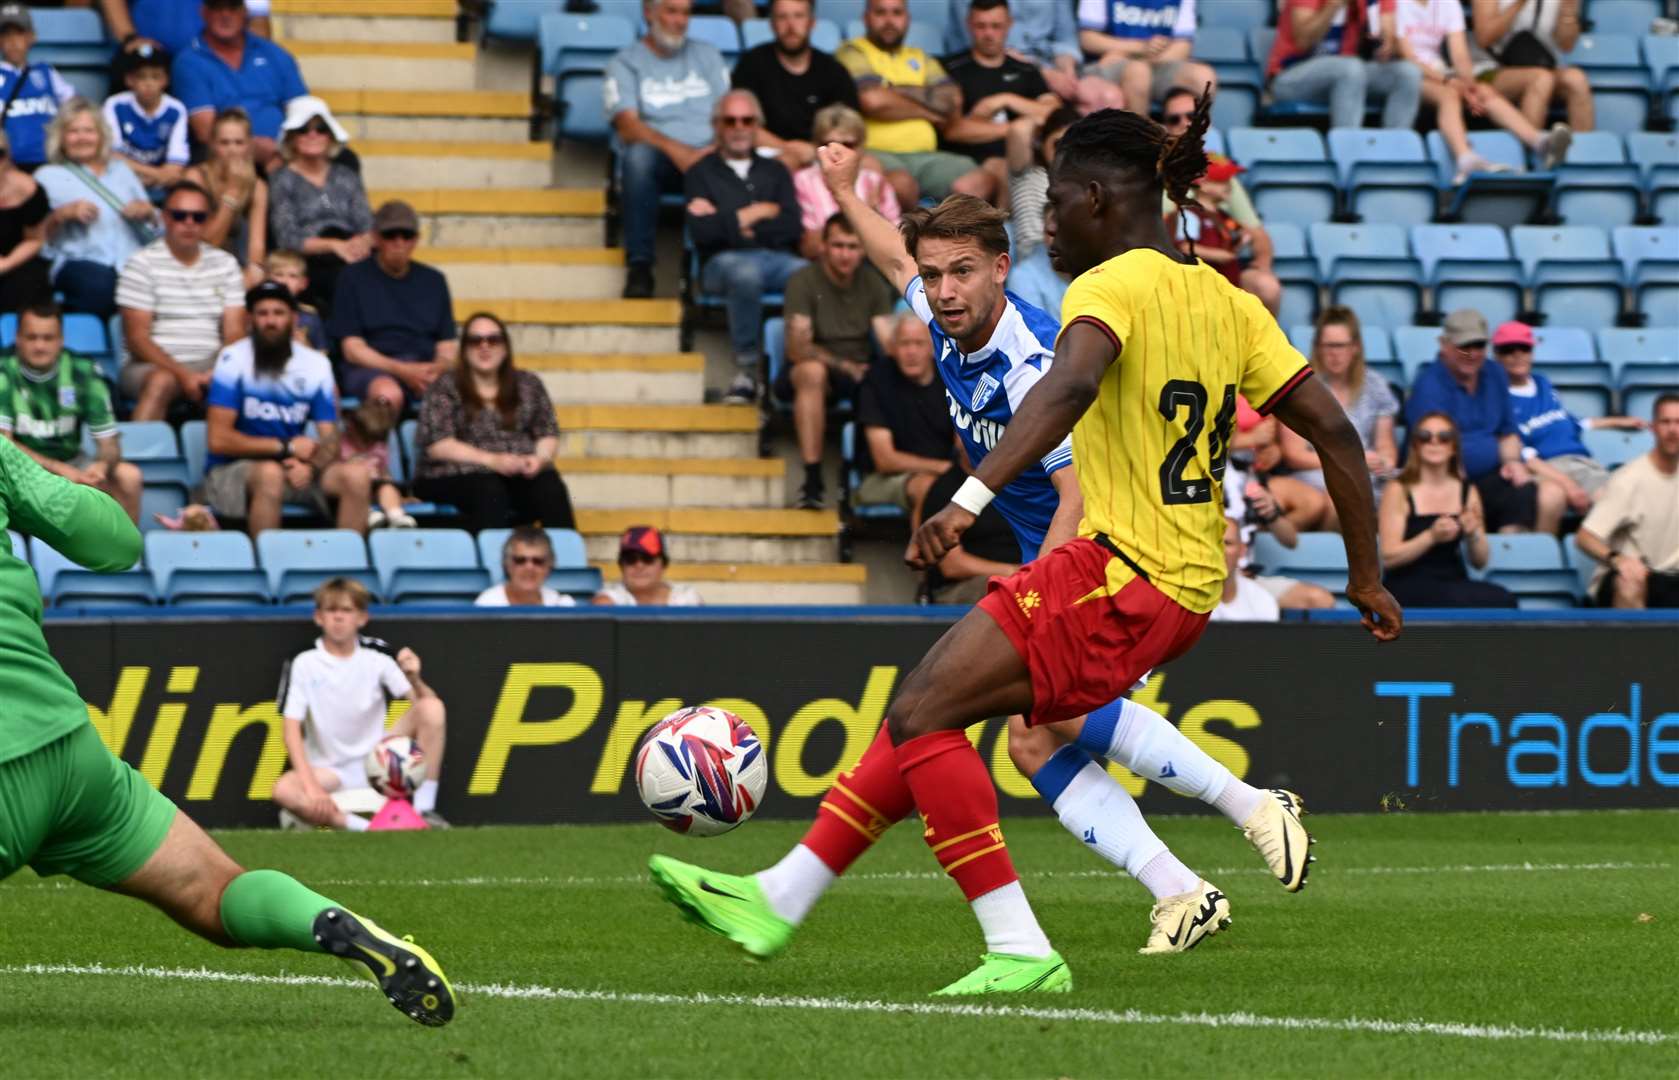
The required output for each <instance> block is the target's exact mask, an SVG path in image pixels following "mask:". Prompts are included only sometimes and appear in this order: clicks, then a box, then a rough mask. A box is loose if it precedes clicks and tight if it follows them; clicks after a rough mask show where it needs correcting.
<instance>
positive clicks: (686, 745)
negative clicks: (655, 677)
mask: <svg viewBox="0 0 1679 1080" xmlns="http://www.w3.org/2000/svg"><path fill="white" fill-rule="evenodd" d="M768 780H769V769H768V766H766V765H765V764H764V750H763V746H762V745H761V744H760V743H759V742H758V736H757V735H756V734H755V733H754V732H753V731H752V727H751V725H750V724H748V723H747V722H746V721H745V720H742V719H741V718H740V717H738V716H736V715H735V714H734V713H731V712H727V711H725V710H723V709H714V708H712V707H711V706H709V705H698V706H694V707H693V708H687V709H678V710H676V711H675V712H673V713H671V714H670V715H669V716H667V717H665V718H664V719H663V720H660V721H659V722H658V723H657V724H654V725H653V729H652V730H651V731H649V732H648V733H647V734H646V736H645V737H643V738H642V740H641V745H640V746H639V747H637V748H636V752H635V786H636V790H637V791H639V792H640V793H641V801H642V802H643V803H645V804H646V805H647V809H649V810H651V811H652V812H653V816H654V817H656V818H658V819H659V820H660V821H661V822H662V823H664V825H665V827H666V828H668V829H672V830H674V831H676V832H679V833H686V834H687V835H689V836H718V835H720V834H722V833H726V832H728V831H729V830H730V829H732V828H734V827H735V826H737V825H739V824H741V823H742V822H744V821H745V820H746V819H747V818H749V817H751V816H752V814H753V812H754V811H755V810H757V809H758V804H759V803H761V802H763V800H764V785H765V784H766V783H767V782H768Z"/></svg>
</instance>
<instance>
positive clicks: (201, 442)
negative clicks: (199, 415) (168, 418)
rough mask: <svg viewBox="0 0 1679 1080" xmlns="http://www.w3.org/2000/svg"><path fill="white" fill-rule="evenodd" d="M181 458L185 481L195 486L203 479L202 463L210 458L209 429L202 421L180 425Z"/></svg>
mask: <svg viewBox="0 0 1679 1080" xmlns="http://www.w3.org/2000/svg"><path fill="white" fill-rule="evenodd" d="M180 434H181V456H182V457H183V458H185V459H186V463H187V480H188V481H189V482H190V483H192V484H194V485H196V484H198V483H199V482H200V481H202V480H203V479H204V463H205V461H206V459H208V458H209V456H210V444H209V443H210V435H209V428H208V427H207V426H206V425H205V423H204V421H202V420H188V421H187V422H186V423H184V424H182V425H181V432H180Z"/></svg>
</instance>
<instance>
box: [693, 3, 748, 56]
mask: <svg viewBox="0 0 1679 1080" xmlns="http://www.w3.org/2000/svg"><path fill="white" fill-rule="evenodd" d="M688 36H689V37H690V38H692V39H693V40H695V41H703V42H705V43H706V44H707V45H712V46H715V47H716V49H717V51H718V52H720V53H722V54H723V62H724V63H725V64H727V65H729V66H730V67H734V65H735V61H736V60H737V59H739V58H740V52H741V48H740V31H739V30H737V29H735V23H734V20H733V19H731V18H729V17H728V16H726V15H695V16H694V17H693V18H691V19H689V20H688Z"/></svg>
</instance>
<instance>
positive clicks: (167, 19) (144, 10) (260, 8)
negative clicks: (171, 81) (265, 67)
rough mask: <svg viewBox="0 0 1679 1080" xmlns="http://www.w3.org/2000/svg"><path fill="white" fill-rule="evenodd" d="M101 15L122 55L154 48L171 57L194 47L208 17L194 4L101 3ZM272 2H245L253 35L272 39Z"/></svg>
mask: <svg viewBox="0 0 1679 1080" xmlns="http://www.w3.org/2000/svg"><path fill="white" fill-rule="evenodd" d="M98 6H99V13H100V14H101V15H103V16H104V17H105V29H106V31H108V32H109V35H110V37H111V39H112V40H114V41H117V42H119V43H121V45H122V49H121V51H120V52H119V53H118V54H117V57H116V64H117V65H119V66H120V65H121V64H122V60H123V57H122V54H123V53H130V52H133V51H134V50H136V49H138V48H140V47H142V46H145V45H150V46H152V47H153V48H157V47H160V46H161V47H162V48H163V49H164V50H165V51H166V52H168V53H169V54H170V55H174V54H175V53H178V52H180V51H181V50H182V49H184V48H186V47H187V46H188V45H190V44H192V39H193V38H195V37H197V36H198V35H199V34H201V33H203V31H204V13H203V11H202V10H201V9H200V8H199V6H198V5H197V4H195V3H193V0H99V5H98ZM270 6H271V5H270V3H269V0H245V14H246V15H248V16H249V17H250V18H249V21H248V22H247V24H246V26H247V28H248V29H249V30H250V31H251V33H253V34H257V35H259V36H261V37H272V36H273V34H271V33H270V32H269V25H268V9H269V7H270Z"/></svg>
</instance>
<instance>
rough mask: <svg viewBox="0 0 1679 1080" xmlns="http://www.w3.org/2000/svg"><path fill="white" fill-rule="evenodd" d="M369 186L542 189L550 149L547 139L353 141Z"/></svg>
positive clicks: (550, 170)
mask: <svg viewBox="0 0 1679 1080" xmlns="http://www.w3.org/2000/svg"><path fill="white" fill-rule="evenodd" d="M355 147H356V153H357V155H359V156H360V157H361V172H362V178H363V180H364V181H365V182H366V183H367V185H368V187H372V188H400V187H402V186H403V185H404V184H407V183H412V182H413V181H414V179H415V178H416V177H424V179H425V181H426V182H427V183H431V184H450V185H452V186H455V187H470V188H478V189H480V190H497V189H500V188H530V187H541V186H543V185H545V184H547V183H549V182H550V181H551V180H553V178H554V150H553V148H552V147H550V146H549V145H548V144H546V143H534V142H525V143H510V142H465V141H461V140H429V139H428V140H422V141H404V140H387V139H368V140H364V141H361V142H358V143H356V144H355Z"/></svg>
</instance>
